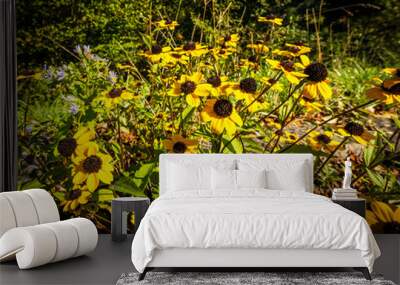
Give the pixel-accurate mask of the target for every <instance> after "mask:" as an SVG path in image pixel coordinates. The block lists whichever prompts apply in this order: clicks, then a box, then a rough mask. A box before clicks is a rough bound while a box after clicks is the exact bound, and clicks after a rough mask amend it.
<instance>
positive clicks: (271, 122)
mask: <svg viewBox="0 0 400 285" xmlns="http://www.w3.org/2000/svg"><path fill="white" fill-rule="evenodd" d="M263 122H264V124H265V126H266V127H267V128H269V129H276V130H280V129H281V128H282V125H281V124H280V123H278V120H277V119H273V118H266V119H263Z"/></svg>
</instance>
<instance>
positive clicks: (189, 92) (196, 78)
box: [168, 72, 212, 107]
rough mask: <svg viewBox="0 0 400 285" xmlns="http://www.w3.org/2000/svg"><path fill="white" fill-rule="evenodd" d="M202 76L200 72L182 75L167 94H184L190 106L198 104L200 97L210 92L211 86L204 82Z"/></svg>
mask: <svg viewBox="0 0 400 285" xmlns="http://www.w3.org/2000/svg"><path fill="white" fill-rule="evenodd" d="M203 81H204V77H203V75H202V74H201V73H200V72H195V73H193V74H192V75H182V76H181V78H180V79H179V80H178V81H176V82H174V86H173V87H172V89H171V90H170V91H168V95H169V96H180V95H181V94H184V95H185V96H186V102H187V103H188V104H189V105H190V106H194V107H197V106H199V105H200V97H206V96H208V95H209V94H210V92H211V88H212V86H211V85H210V84H208V83H204V82H203Z"/></svg>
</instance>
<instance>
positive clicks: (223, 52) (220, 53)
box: [211, 48, 235, 60]
mask: <svg viewBox="0 0 400 285" xmlns="http://www.w3.org/2000/svg"><path fill="white" fill-rule="evenodd" d="M211 51H212V53H213V56H214V58H215V59H216V60H219V59H220V58H222V59H227V58H228V57H229V56H230V55H231V54H232V53H233V52H234V51H235V49H232V48H213V49H212V50H211Z"/></svg>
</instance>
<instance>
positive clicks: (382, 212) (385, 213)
mask: <svg viewBox="0 0 400 285" xmlns="http://www.w3.org/2000/svg"><path fill="white" fill-rule="evenodd" d="M371 208H372V210H373V211H374V213H375V215H376V216H377V217H378V218H379V220H380V221H382V222H384V223H390V222H392V221H393V210H392V208H390V206H389V205H388V204H386V203H383V202H380V201H373V202H372V203H371Z"/></svg>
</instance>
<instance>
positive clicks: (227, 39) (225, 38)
mask: <svg viewBox="0 0 400 285" xmlns="http://www.w3.org/2000/svg"><path fill="white" fill-rule="evenodd" d="M231 39H232V37H231V36H230V35H228V36H225V37H224V41H226V42H229V41H230V40H231Z"/></svg>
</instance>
